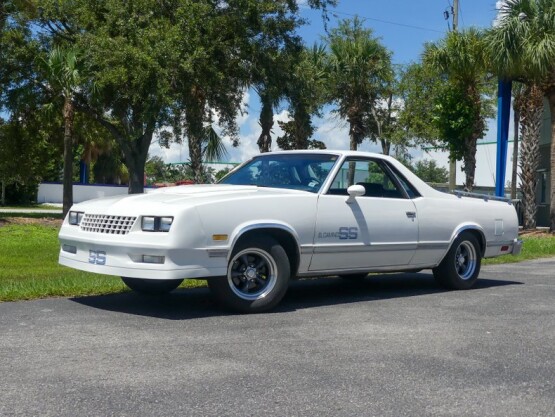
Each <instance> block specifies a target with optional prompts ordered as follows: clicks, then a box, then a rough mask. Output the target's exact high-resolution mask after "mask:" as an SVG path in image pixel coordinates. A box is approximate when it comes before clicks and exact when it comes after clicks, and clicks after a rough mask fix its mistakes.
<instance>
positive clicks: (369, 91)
mask: <svg viewBox="0 0 555 417" xmlns="http://www.w3.org/2000/svg"><path fill="white" fill-rule="evenodd" d="M327 44H328V47H329V63H328V72H329V99H330V100H331V101H333V102H334V103H335V104H336V105H337V113H338V114H339V115H340V117H342V118H344V119H346V120H347V122H348V123H349V137H350V149H352V150H356V149H357V148H358V145H360V143H362V141H363V140H364V139H365V138H369V137H371V126H370V123H371V118H372V109H374V110H375V109H376V105H377V100H378V98H380V97H383V94H384V91H385V90H386V87H387V83H388V82H389V81H390V80H391V79H392V76H393V72H392V69H391V53H390V52H389V51H388V50H387V49H386V48H385V47H384V46H383V45H382V44H381V42H380V40H379V39H378V38H376V37H374V36H373V33H372V30H371V29H365V28H363V22H362V21H361V20H360V19H359V18H354V19H353V20H344V21H342V22H340V23H339V26H338V27H337V28H335V29H333V30H331V31H330V34H329V35H328V37H327Z"/></svg>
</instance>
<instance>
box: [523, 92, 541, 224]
mask: <svg viewBox="0 0 555 417" xmlns="http://www.w3.org/2000/svg"><path fill="white" fill-rule="evenodd" d="M519 110H520V118H521V119H520V120H521V123H520V129H521V141H520V180H521V181H520V184H521V189H522V209H523V214H524V222H523V223H524V224H523V227H524V229H535V228H536V214H537V211H538V205H537V203H536V184H537V177H538V174H537V171H538V166H539V162H540V133H541V127H542V116H543V93H542V91H541V90H540V89H539V88H538V87H537V86H536V85H531V86H527V87H526V89H525V90H524V92H523V95H522V105H521V106H520V108H519Z"/></svg>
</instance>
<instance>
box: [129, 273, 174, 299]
mask: <svg viewBox="0 0 555 417" xmlns="http://www.w3.org/2000/svg"><path fill="white" fill-rule="evenodd" d="M121 280H122V281H123V283H124V284H125V285H127V286H128V287H129V288H131V289H132V290H133V291H135V292H138V293H140V294H145V295H162V294H167V293H169V292H170V291H173V290H175V289H176V288H177V287H179V285H180V284H181V283H182V282H183V280H182V279H142V278H126V277H121Z"/></svg>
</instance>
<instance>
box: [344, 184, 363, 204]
mask: <svg viewBox="0 0 555 417" xmlns="http://www.w3.org/2000/svg"><path fill="white" fill-rule="evenodd" d="M347 194H349V198H348V199H347V201H346V203H347V204H351V203H354V202H355V197H360V196H361V195H364V194H366V189H365V188H364V187H363V186H362V185H358V184H355V185H351V186H350V187H349V188H347Z"/></svg>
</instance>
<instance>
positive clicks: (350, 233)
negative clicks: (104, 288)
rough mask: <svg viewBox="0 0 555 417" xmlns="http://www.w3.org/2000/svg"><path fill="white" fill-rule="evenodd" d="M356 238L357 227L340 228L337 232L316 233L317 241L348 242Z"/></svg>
mask: <svg viewBox="0 0 555 417" xmlns="http://www.w3.org/2000/svg"><path fill="white" fill-rule="evenodd" d="M356 238H358V227H340V228H339V231H338V232H318V239H339V240H348V239H356Z"/></svg>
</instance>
